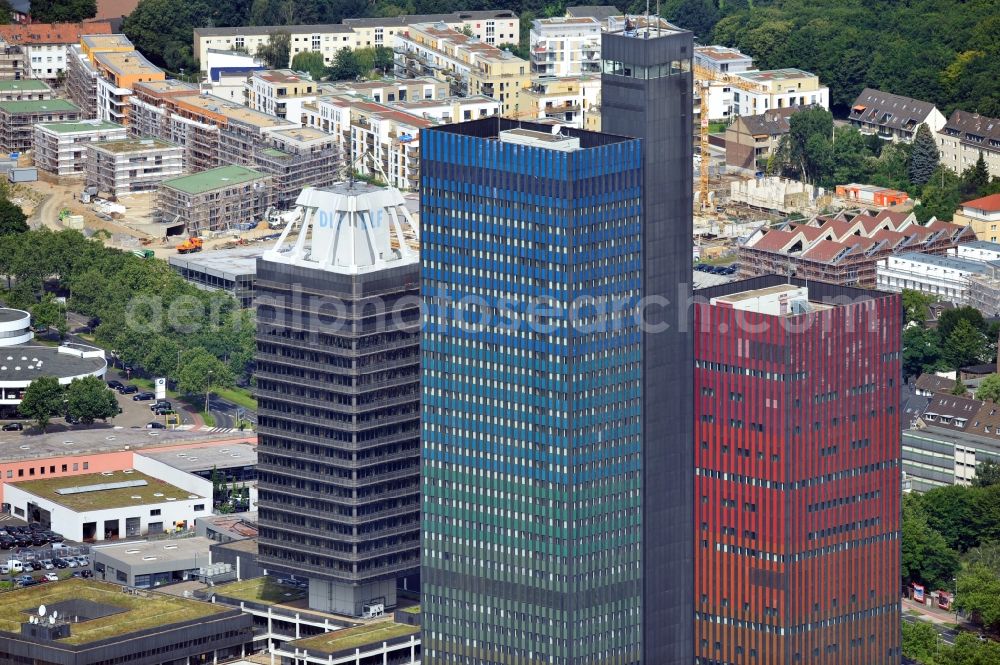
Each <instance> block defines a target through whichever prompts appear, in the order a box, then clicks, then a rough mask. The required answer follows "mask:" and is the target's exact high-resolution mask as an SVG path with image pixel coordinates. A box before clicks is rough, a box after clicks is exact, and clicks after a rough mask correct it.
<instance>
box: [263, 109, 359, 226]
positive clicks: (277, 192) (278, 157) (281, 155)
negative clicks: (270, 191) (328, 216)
mask: <svg viewBox="0 0 1000 665" xmlns="http://www.w3.org/2000/svg"><path fill="white" fill-rule="evenodd" d="M268 143H269V145H268V147H266V148H263V149H262V150H259V151H258V152H257V153H256V154H255V155H254V162H255V168H256V169H257V170H258V171H261V172H262V173H267V174H268V175H270V176H272V179H273V180H272V182H273V186H274V205H275V206H276V207H277V208H278V209H279V210H290V209H291V208H292V207H294V205H295V199H297V198H298V196H299V192H301V191H302V190H303V189H304V188H306V187H329V186H331V185H333V184H334V183H335V182H337V181H339V180H341V179H342V175H341V172H340V168H339V167H340V163H341V162H340V159H339V157H340V151H339V150H338V148H337V143H336V139H335V138H334V137H333V136H331V135H330V134H327V133H326V132H322V131H320V130H318V129H315V128H313V127H299V128H297V129H279V130H277V131H274V132H270V133H269V134H268Z"/></svg>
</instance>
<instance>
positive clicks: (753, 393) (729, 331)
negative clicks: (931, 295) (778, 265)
mask: <svg viewBox="0 0 1000 665" xmlns="http://www.w3.org/2000/svg"><path fill="white" fill-rule="evenodd" d="M697 294H698V295H699V296H702V297H703V298H704V299H705V300H707V302H704V301H702V302H698V303H696V304H695V306H694V330H695V388H696V392H695V410H694V421H695V422H694V432H695V437H694V446H695V458H696V470H695V499H696V501H695V511H696V515H695V522H696V524H697V526H696V527H695V528H694V530H693V531H694V534H693V535H694V538H695V539H696V543H697V546H696V547H695V550H694V560H695V580H696V582H695V640H696V647H695V648H696V652H695V653H696V657H695V659H694V662H696V663H732V664H734V665H752V664H754V663H765V662H774V661H775V659H776V658H777V659H778V660H780V661H783V662H789V663H810V664H815V665H840V664H841V663H849V662H858V663H868V664H871V665H876V664H884V665H895V664H898V663H899V662H900V637H899V636H900V620H901V617H900V605H899V579H900V541H901V534H900V500H901V469H900V466H901V460H900V457H901V449H900V413H899V407H900V392H899V391H900V388H899V385H898V381H899V377H900V376H901V372H902V369H901V359H900V357H901V346H902V345H901V333H902V330H901V324H902V320H903V317H902V307H901V302H900V297H899V296H898V295H892V294H885V293H880V292H877V291H866V290H862V289H853V288H846V287H842V286H834V285H830V284H823V283H819V282H812V281H809V282H806V281H804V280H792V281H791V282H789V280H788V279H787V278H786V277H783V276H778V275H771V276H768V277H760V278H756V279H752V280H747V281H744V282H732V283H729V284H724V285H722V286H717V287H711V288H708V289H702V290H701V291H698V292H697Z"/></svg>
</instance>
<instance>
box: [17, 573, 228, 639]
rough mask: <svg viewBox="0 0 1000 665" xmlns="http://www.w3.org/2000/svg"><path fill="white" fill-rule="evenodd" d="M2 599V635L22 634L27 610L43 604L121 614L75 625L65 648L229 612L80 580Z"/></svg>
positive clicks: (47, 585)
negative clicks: (85, 605) (90, 606)
mask: <svg viewBox="0 0 1000 665" xmlns="http://www.w3.org/2000/svg"><path fill="white" fill-rule="evenodd" d="M3 598H4V601H5V602H4V603H3V605H2V606H0V631H4V632H9V633H19V632H20V631H21V624H22V623H23V622H25V621H27V619H28V614H27V613H26V612H25V610H29V611H30V610H34V609H35V608H37V607H38V606H39V605H43V604H44V605H54V604H56V603H59V602H61V601H65V600H72V599H76V598H83V599H85V600H90V601H93V602H96V603H105V604H108V605H114V606H116V607H118V608H120V609H121V610H122V611H121V612H118V613H116V614H112V615H109V616H106V617H101V618H99V619H92V620H90V621H81V622H79V623H74V624H73V626H72V634H71V635H70V636H69V637H67V638H65V639H63V640H60V642H62V643H65V644H88V643H90V642H94V641H97V640H103V639H107V638H110V637H117V636H119V635H123V634H125V633H131V632H136V631H140V630H147V629H150V628H156V627H158V626H167V625H170V624H174V623H180V622H183V621H193V620H196V619H203V618H205V617H209V616H212V615H213V614H218V613H220V612H225V611H228V610H229V608H227V607H225V606H220V605H213V604H211V603H204V602H201V601H197V600H191V599H188V598H179V597H177V596H167V595H163V594H158V593H150V594H149V595H148V596H147V597H141V596H130V595H127V594H123V593H122V592H121V586H120V585H117V584H108V583H106V582H96V581H94V580H82V579H78V578H73V579H68V580H64V581H61V582H49V583H47V584H39V585H37V586H32V587H27V588H24V589H17V590H16V591H11V592H9V593H7V594H4V596H3Z"/></svg>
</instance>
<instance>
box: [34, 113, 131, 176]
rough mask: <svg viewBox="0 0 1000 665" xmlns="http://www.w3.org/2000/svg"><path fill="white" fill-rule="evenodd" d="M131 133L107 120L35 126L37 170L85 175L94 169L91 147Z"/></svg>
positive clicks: (69, 174)
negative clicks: (88, 148)
mask: <svg viewBox="0 0 1000 665" xmlns="http://www.w3.org/2000/svg"><path fill="white" fill-rule="evenodd" d="M127 132H128V130H127V129H126V128H125V127H123V126H122V125H119V124H116V123H113V122H107V121H104V120H79V121H76V122H48V123H41V124H37V125H35V166H37V167H38V168H40V169H41V170H43V171H47V172H49V173H52V174H54V175H58V176H73V175H82V174H84V173H86V172H87V171H88V169H89V168H90V166H89V164H88V162H87V146H88V145H91V144H93V143H97V142H100V141H114V140H118V139H124V138H125V136H126V134H127Z"/></svg>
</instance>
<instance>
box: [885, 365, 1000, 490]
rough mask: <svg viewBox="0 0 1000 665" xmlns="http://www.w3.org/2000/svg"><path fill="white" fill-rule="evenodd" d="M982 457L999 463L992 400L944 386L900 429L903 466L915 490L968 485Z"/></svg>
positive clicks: (999, 410) (999, 431)
mask: <svg viewBox="0 0 1000 665" xmlns="http://www.w3.org/2000/svg"><path fill="white" fill-rule="evenodd" d="M951 383H952V384H954V381H952V382H951ZM985 461H993V462H998V463H1000V407H998V406H997V405H996V404H994V403H993V402H984V401H982V400H978V399H973V398H972V397H969V396H967V395H952V394H951V391H950V390H946V391H942V392H940V393H937V394H934V395H932V396H931V399H930V402H929V403H928V405H927V408H926V409H925V410H924V411H923V413H921V414H920V416H919V417H918V418H917V419H915V421H914V422H913V424H912V425H911V426H910V427H909V428H908V429H905V430H903V472H904V473H905V474H906V479H907V481H908V482H909V483H910V487H911V489H912V490H913V491H914V492H927V491H929V490H932V489H934V488H936V487H946V486H948V485H971V484H972V481H973V480H975V478H976V467H978V466H979V465H980V464H982V463H983V462H985Z"/></svg>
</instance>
